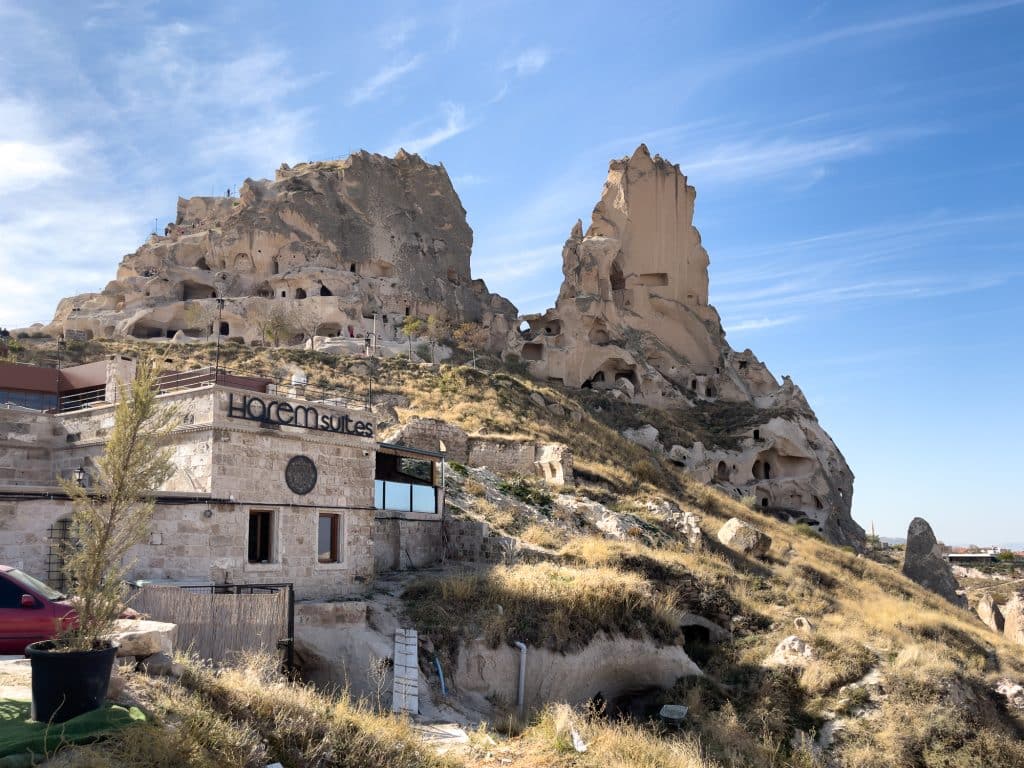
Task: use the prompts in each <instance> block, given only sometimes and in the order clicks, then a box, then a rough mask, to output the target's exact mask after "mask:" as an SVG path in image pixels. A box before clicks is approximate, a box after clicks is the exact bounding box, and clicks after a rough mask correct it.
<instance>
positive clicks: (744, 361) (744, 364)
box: [740, 360, 747, 371]
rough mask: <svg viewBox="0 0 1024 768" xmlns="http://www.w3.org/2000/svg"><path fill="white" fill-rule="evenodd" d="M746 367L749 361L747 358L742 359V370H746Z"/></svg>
mask: <svg viewBox="0 0 1024 768" xmlns="http://www.w3.org/2000/svg"><path fill="white" fill-rule="evenodd" d="M746 368H747V361H746V360H740V370H741V371H744V370H746Z"/></svg>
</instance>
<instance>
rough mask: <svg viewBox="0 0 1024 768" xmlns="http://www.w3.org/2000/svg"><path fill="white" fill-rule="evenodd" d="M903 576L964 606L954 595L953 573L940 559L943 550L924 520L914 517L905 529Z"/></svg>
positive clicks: (956, 586) (963, 601)
mask: <svg viewBox="0 0 1024 768" xmlns="http://www.w3.org/2000/svg"><path fill="white" fill-rule="evenodd" d="M903 575H905V576H906V577H907V578H909V579H911V580H912V581H915V582H917V583H918V584H920V585H921V586H922V587H924V588H925V589H928V590H931V591H932V592H934V593H935V594H937V595H941V596H942V597H944V598H946V599H947V600H949V602H951V603H953V604H954V605H959V606H964V605H966V602H965V600H964V598H963V596H962V595H959V594H957V589H959V587H960V585H959V584H958V583H957V580H956V578H954V576H953V570H952V568H950V566H949V563H948V562H946V559H945V558H944V557H943V556H942V548H941V547H940V546H939V542H938V541H937V540H936V539H935V534H934V532H932V527H931V526H930V525H929V524H928V521H927V520H925V519H924V518H921V517H915V518H914V519H913V520H911V521H910V527H909V528H908V529H907V551H906V556H905V558H904V560H903Z"/></svg>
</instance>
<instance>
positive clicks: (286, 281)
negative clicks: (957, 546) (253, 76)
mask: <svg viewBox="0 0 1024 768" xmlns="http://www.w3.org/2000/svg"><path fill="white" fill-rule="evenodd" d="M695 200H696V191H695V189H694V188H693V187H692V186H689V185H688V184H687V179H686V177H685V176H684V175H683V174H682V173H681V172H680V169H679V166H677V165H673V164H672V163H670V162H668V161H666V160H664V159H663V158H661V157H660V156H657V155H655V156H654V157H652V156H651V155H650V153H649V152H648V150H647V147H646V146H643V145H641V146H640V147H638V148H637V150H636V151H635V152H634V153H633V155H632V156H630V157H628V158H623V159H620V160H614V161H612V162H611V164H610V167H609V174H608V179H607V181H606V183H605V186H604V190H603V192H602V194H601V198H600V200H599V202H598V203H597V205H596V207H595V208H594V212H593V216H592V220H591V223H590V225H589V227H588V228H587V230H586V231H585V232H584V230H583V226H582V223H581V222H577V223H576V225H575V226H574V227H573V228H572V231H571V233H570V235H569V238H568V240H567V241H566V243H565V246H564V248H563V251H562V272H563V276H564V278H563V282H562V285H561V289H560V290H559V293H558V299H557V301H556V304H555V307H554V308H552V309H549V310H548V311H547V312H545V313H543V314H534V315H526V316H524V317H519V316H518V314H517V310H516V308H515V307H514V306H513V305H512V304H511V302H509V301H508V300H507V299H504V298H502V297H501V296H499V295H497V294H492V293H490V292H489V291H488V289H487V286H486V285H485V284H484V282H483V281H482V280H474V279H473V278H472V275H471V272H470V251H471V248H472V238H473V234H472V230H471V229H470V227H469V225H468V224H467V222H466V215H465V210H464V209H463V208H462V204H461V202H460V201H459V198H458V195H457V194H456V192H455V190H454V188H453V187H452V183H451V181H450V179H449V178H448V174H447V172H446V171H445V169H444V167H443V166H441V165H431V164H428V163H426V162H424V161H423V160H422V159H421V158H420V157H419V156H417V155H410V154H408V153H406V152H404V151H399V153H398V154H397V155H396V156H395V157H394V158H387V157H383V156H381V155H373V154H369V153H367V152H359V153H356V154H353V155H352V156H350V157H349V158H347V159H346V160H344V161H341V162H318V163H307V164H301V165H298V166H296V167H294V168H289V167H288V166H286V165H283V166H281V168H280V169H279V170H278V172H277V174H276V175H275V178H274V180H273V181H268V180H262V181H253V180H251V179H247V180H246V181H245V182H244V184H243V185H242V188H241V191H240V194H239V196H238V197H237V198H233V197H196V198H190V199H187V200H186V199H179V201H178V209H177V217H176V219H175V223H174V224H173V225H169V226H168V228H167V230H166V232H165V234H164V235H163V236H160V235H153V236H151V237H150V238H149V239H148V240H147V242H146V243H145V244H143V245H142V246H141V247H140V248H139V249H138V250H137V251H136V252H135V253H133V254H129V255H127V256H125V257H124V258H123V259H122V261H121V264H120V266H119V268H118V271H117V277H116V279H115V280H113V281H112V282H110V283H109V284H108V285H107V286H106V287H105V288H104V289H103V290H102V291H101V292H100V293H88V294H82V295H79V296H74V297H71V298H67V299H64V300H62V301H61V302H60V304H59V306H58V308H57V311H56V314H55V316H54V318H53V321H52V322H51V324H50V325H49V326H47V327H45V328H43V330H48V331H49V332H51V333H55V334H57V333H65V334H68V335H77V336H78V337H85V338H94V337H99V338H113V337H136V338H143V339H147V338H151V339H156V338H162V339H168V338H177V339H178V340H179V341H181V340H187V339H189V338H194V339H196V340H202V339H204V338H205V337H207V335H208V334H209V333H211V332H212V333H219V334H220V335H222V336H231V337H240V338H241V339H243V340H245V341H246V342H252V341H256V340H260V339H262V338H263V337H264V336H265V335H266V328H267V325H266V318H267V317H268V316H269V314H270V313H271V311H272V309H273V308H274V307H280V306H289V307H299V308H307V309H308V311H309V312H310V313H312V314H314V315H315V328H316V330H315V332H316V334H318V335H324V336H343V337H350V338H360V337H362V338H365V337H367V336H368V335H369V334H371V333H376V334H377V337H378V338H380V339H385V340H387V339H400V338H403V337H402V336H401V335H400V328H401V324H402V322H403V321H404V319H405V317H407V316H414V317H427V316H430V315H434V316H438V317H443V318H444V319H445V320H446V321H447V322H449V323H452V324H461V323H467V322H468V323H477V324H479V325H480V326H481V327H483V328H485V329H486V330H487V333H486V346H487V347H488V349H489V350H490V351H491V352H493V353H496V354H501V355H502V356H504V357H505V358H506V359H509V358H513V357H518V359H520V360H521V361H523V362H524V363H526V364H527V366H528V368H529V371H530V373H531V374H532V375H533V376H535V377H537V378H539V379H542V380H545V381H547V382H551V383H554V384H561V385H564V386H565V387H569V388H587V389H593V390H607V393H608V395H609V396H610V397H613V398H615V399H617V400H621V401H625V402H633V403H637V404H642V405H646V406H650V407H655V408H659V409H664V410H674V409H707V408H708V407H709V406H714V405H716V404H723V403H732V404H736V406H737V408H738V409H741V410H743V411H744V412H745V413H748V414H753V417H752V418H746V419H744V420H742V424H743V426H742V427H738V428H732V429H731V430H730V431H729V434H728V437H729V439H728V440H727V441H723V442H722V444H721V445H704V444H703V443H702V442H694V443H693V444H692V445H681V444H675V445H664V444H662V442H660V440H659V435H658V434H657V431H656V430H654V429H653V427H641V428H639V429H637V430H633V431H630V432H629V434H632V435H633V436H634V439H635V440H636V441H637V442H641V443H642V444H644V445H646V446H647V447H648V448H650V449H651V450H652V451H654V452H656V453H663V454H664V455H665V456H666V458H668V459H670V460H672V461H674V462H676V463H677V464H681V465H683V466H685V467H686V469H687V470H688V471H689V472H691V473H692V474H693V475H694V476H696V477H698V478H699V479H701V480H703V481H704V482H709V483H716V484H719V485H721V486H722V487H724V488H725V489H726V490H728V491H730V492H732V493H733V494H734V495H736V496H746V497H753V503H754V504H755V505H756V506H758V507H760V508H762V509H763V510H764V511H766V512H770V513H773V514H776V515H778V516H780V517H783V518H785V519H789V520H791V521H794V522H803V523H806V524H808V525H810V526H812V527H813V528H815V529H817V530H818V531H820V532H821V533H822V534H823V535H824V536H826V537H827V538H828V539H830V540H832V541H835V542H838V543H843V544H854V545H856V544H859V543H861V542H863V540H864V531H863V529H861V527H860V526H859V525H857V524H856V523H855V522H854V521H853V519H852V517H851V512H850V510H851V502H852V495H853V473H852V472H851V470H850V468H849V467H848V466H847V464H846V461H845V460H844V458H843V455H842V453H841V452H840V451H839V449H838V448H837V447H836V445H835V443H834V442H833V441H832V439H831V438H830V437H829V436H828V434H827V433H826V432H825V431H824V430H823V429H822V428H821V426H820V425H819V424H818V422H817V419H816V418H815V415H814V412H813V410H812V409H811V407H810V405H809V404H808V402H807V400H806V399H805V398H804V396H803V393H802V392H801V391H800V388H799V387H797V386H796V385H795V384H794V383H793V382H792V381H791V380H790V379H789V378H788V377H783V379H782V382H781V384H780V382H779V381H778V380H777V379H776V378H775V376H773V375H772V373H771V372H770V371H769V370H768V368H767V367H766V366H765V365H764V364H763V363H761V362H760V361H759V360H758V359H757V357H756V356H755V355H754V354H753V353H752V352H751V351H750V350H744V351H742V352H737V351H736V350H733V349H732V348H731V347H730V346H729V344H728V342H727V341H726V338H725V333H724V331H723V329H722V325H721V321H720V318H719V315H718V312H717V311H716V310H715V308H714V307H713V306H711V305H710V304H709V303H708V254H707V252H706V251H705V250H704V248H703V246H702V245H701V239H700V234H699V232H698V231H697V229H696V228H695V227H694V226H693V213H694V203H695ZM218 300H223V307H222V308H220V312H219V315H218V314H217V313H216V312H215V311H214V309H213V308H214V307H216V306H217V304H218ZM213 318H216V321H214V319H213ZM36 330H38V328H36ZM310 335H312V334H310ZM638 427H640V425H638Z"/></svg>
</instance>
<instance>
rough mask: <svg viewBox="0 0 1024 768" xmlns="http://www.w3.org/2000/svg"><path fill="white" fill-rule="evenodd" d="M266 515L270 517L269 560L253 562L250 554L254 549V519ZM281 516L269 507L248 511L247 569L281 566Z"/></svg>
mask: <svg viewBox="0 0 1024 768" xmlns="http://www.w3.org/2000/svg"><path fill="white" fill-rule="evenodd" d="M260 514H265V515H267V517H268V522H267V531H266V532H267V536H268V538H269V541H268V542H267V550H266V551H267V559H266V560H265V561H264V560H251V559H250V553H251V548H252V519H253V515H260ZM279 520H280V515H279V514H278V511H277V510H276V509H273V508H269V507H252V508H250V509H249V510H248V513H247V517H246V528H245V566H246V567H247V568H267V567H276V566H278V565H280V540H281V536H280V531H279V530H278V528H279V522H278V521H279Z"/></svg>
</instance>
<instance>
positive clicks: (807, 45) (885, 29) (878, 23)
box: [722, 0, 1024, 70]
mask: <svg viewBox="0 0 1024 768" xmlns="http://www.w3.org/2000/svg"><path fill="white" fill-rule="evenodd" d="M1022 3H1024V0H994V1H991V2H978V3H961V4H959V5H950V6H947V7H945V8H935V9H932V10H928V11H922V12H920V13H911V14H904V15H899V16H891V17H889V18H885V19H876V20H874V21H867V22H863V23H860V24H850V25H847V26H844V27H837V28H835V29H830V30H826V31H824V32H819V33H818V34H814V35H808V36H805V37H799V38H796V39H793V40H788V41H785V42H781V43H777V44H775V45H769V46H765V47H763V48H755V49H752V50H749V51H745V52H743V53H741V54H737V55H735V56H731V57H727V58H726V59H725V60H723V62H722V67H723V69H725V70H732V69H734V68H737V67H741V66H750V65H754V64H759V63H761V62H763V61H767V60H769V59H774V58H780V57H783V56H791V55H793V54H797V53H802V52H804V51H807V50H809V49H812V48H820V47H822V46H825V45H829V44H831V43H838V42H841V41H844V40H852V39H856V38H863V37H873V36H876V35H882V34H886V33H890V32H901V31H904V30H909V29H914V28H918V27H926V26H931V25H934V24H940V23H943V22H948V21H955V20H958V19H964V18H967V17H970V16H978V15H981V14H985V13H992V12H994V11H1000V10H1003V9H1005V8H1010V7H1013V6H1019V5H1021V4H1022Z"/></svg>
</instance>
